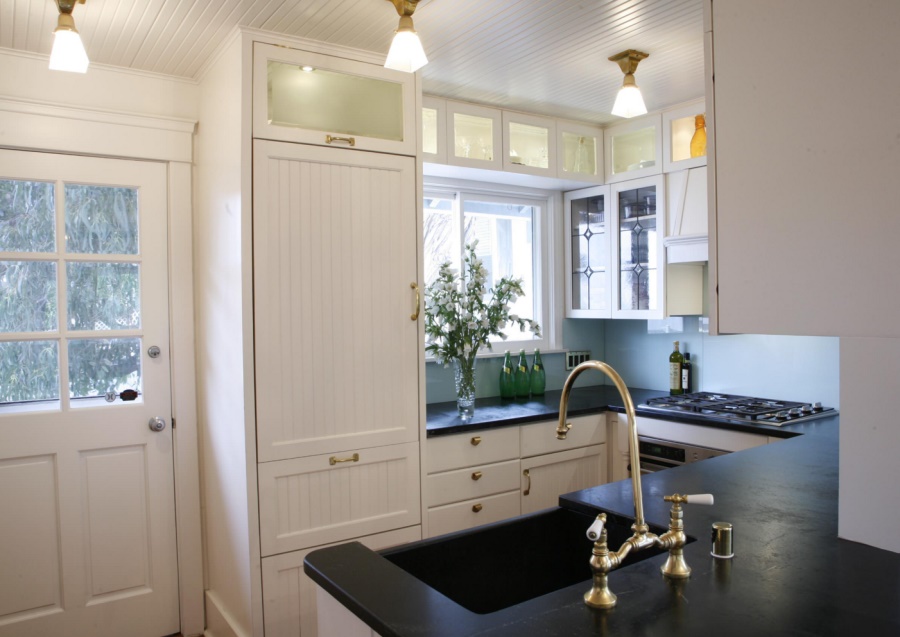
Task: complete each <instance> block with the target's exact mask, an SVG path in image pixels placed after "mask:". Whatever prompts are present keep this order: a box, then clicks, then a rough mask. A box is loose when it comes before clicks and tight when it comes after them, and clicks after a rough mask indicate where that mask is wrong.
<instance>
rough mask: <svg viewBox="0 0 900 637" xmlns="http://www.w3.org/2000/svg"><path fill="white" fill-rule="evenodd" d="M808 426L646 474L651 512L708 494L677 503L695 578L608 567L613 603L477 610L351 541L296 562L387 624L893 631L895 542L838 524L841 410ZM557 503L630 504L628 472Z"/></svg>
mask: <svg viewBox="0 0 900 637" xmlns="http://www.w3.org/2000/svg"><path fill="white" fill-rule="evenodd" d="M476 413H477V412H476ZM807 430H808V431H809V432H810V434H809V435H803V436H799V437H794V438H792V439H789V440H784V441H781V442H778V443H775V444H769V445H764V446H761V447H756V448H754V449H749V450H746V451H741V452H738V453H732V454H728V455H725V456H720V457H717V458H712V459H710V460H705V461H703V462H698V463H694V464H689V465H685V466H682V467H678V468H676V469H670V470H667V471H662V472H657V473H653V474H649V475H646V476H644V478H643V494H644V507H645V515H646V518H647V520H648V522H651V523H655V524H659V525H663V526H664V525H666V524H667V523H668V510H669V507H668V505H667V504H666V503H664V502H663V500H662V496H663V495H665V494H671V493H705V492H711V493H713V494H715V498H716V503H715V505H714V506H711V507H705V506H691V505H687V506H686V507H685V528H686V532H687V533H688V534H689V535H691V536H693V537H695V538H697V541H695V542H693V543H691V544H689V545H688V546H687V547H685V551H684V553H685V558H686V560H687V562H688V564H689V565H690V566H691V567H692V569H693V573H692V574H691V577H690V579H689V580H687V581H683V582H673V581H670V580H667V579H666V578H664V577H662V575H660V573H659V567H660V565H661V564H662V563H663V562H664V561H665V556H664V555H661V556H656V557H653V558H650V559H648V560H645V561H643V562H640V563H638V564H634V565H632V566H629V567H626V568H623V569H620V570H618V571H614V572H613V573H611V574H610V576H609V582H610V588H611V589H612V591H613V592H614V593H616V594H617V595H618V596H619V603H618V606H617V607H616V608H614V609H611V610H594V609H590V608H588V607H587V606H585V605H584V603H583V602H582V595H583V593H584V592H585V591H586V590H587V589H588V588H589V582H587V581H585V582H584V583H581V584H577V585H573V586H570V587H567V588H563V589H561V590H558V591H556V592H554V593H550V594H548V595H544V596H542V597H538V598H536V599H533V600H530V601H527V602H524V603H522V604H518V605H516V606H512V607H510V608H506V609H504V610H500V611H497V612H494V613H489V614H484V615H479V614H475V613H472V612H470V611H468V610H466V609H464V608H462V607H461V606H459V605H457V604H455V603H454V602H452V601H451V600H449V599H448V598H446V597H444V596H443V595H441V594H440V593H438V592H436V591H434V590H433V589H431V588H429V587H428V586H426V585H425V584H423V583H422V582H420V581H419V580H417V579H416V578H414V577H412V576H411V575H409V574H408V573H406V572H405V571H403V570H401V569H400V568H399V567H397V566H395V565H394V564H392V563H391V562H389V561H388V560H386V559H384V558H383V557H381V556H380V555H379V554H378V553H375V552H373V551H370V550H369V549H367V548H365V547H363V546H362V545H360V544H358V543H350V544H344V545H340V546H336V547H332V548H327V549H321V550H318V551H314V552H312V553H311V554H310V555H309V556H308V557H307V559H306V565H305V570H306V572H307V574H309V576H310V577H311V578H312V579H313V580H314V581H315V582H316V583H318V584H319V585H320V586H322V587H323V588H324V589H325V590H327V591H328V592H329V593H331V594H332V595H333V596H335V597H336V598H337V599H338V600H339V601H340V602H342V603H343V604H344V605H345V606H347V607H348V608H349V609H350V610H351V611H352V612H354V613H355V614H356V615H357V616H358V617H360V618H361V619H362V620H363V621H364V622H366V623H367V624H368V625H369V626H371V627H372V628H373V629H374V630H375V631H376V632H377V633H379V634H381V635H384V636H385V637H387V636H398V637H399V636H407V635H428V636H436V637H437V636H451V635H453V636H456V635H490V636H500V635H503V636H506V635H560V636H562V635H565V636H575V635H666V636H672V635H712V634H716V633H722V634H728V635H754V636H756V635H868V634H872V635H900V555H898V554H895V553H891V552H888V551H883V550H879V549H875V548H872V547H869V546H865V545H862V544H857V543H854V542H849V541H846V540H841V539H839V538H838V537H837V502H838V498H837V490H838V419H837V418H836V417H834V418H827V419H821V420H819V421H815V422H813V423H808V429H807ZM560 503H561V504H562V505H563V506H566V507H570V508H574V509H576V510H580V511H584V512H590V513H592V514H593V513H596V512H597V511H598V510H603V511H609V512H613V513H620V514H625V515H628V516H631V515H633V508H632V494H631V483H630V482H629V481H622V482H616V483H612V484H607V485H602V486H598V487H594V488H591V489H586V490H584V491H579V492H576V493H572V494H568V495H565V496H562V497H561V498H560ZM715 521H727V522H731V523H732V524H734V547H735V557H734V559H733V560H717V559H714V558H712V557H711V556H710V554H709V551H710V542H709V534H710V525H711V524H712V522H715ZM462 533H466V532H465V531H463V532H462ZM547 540H548V542H552V541H553V538H548V539H547ZM613 548H617V547H613ZM589 557H590V556H589V555H587V554H586V555H585V560H587V559H589Z"/></svg>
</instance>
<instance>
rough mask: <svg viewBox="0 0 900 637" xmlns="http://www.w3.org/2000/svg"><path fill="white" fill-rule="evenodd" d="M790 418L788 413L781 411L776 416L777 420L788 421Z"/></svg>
mask: <svg viewBox="0 0 900 637" xmlns="http://www.w3.org/2000/svg"><path fill="white" fill-rule="evenodd" d="M788 418H789V416H788V413H787V412H786V411H779V412H778V413H777V414H775V420H787V419H788Z"/></svg>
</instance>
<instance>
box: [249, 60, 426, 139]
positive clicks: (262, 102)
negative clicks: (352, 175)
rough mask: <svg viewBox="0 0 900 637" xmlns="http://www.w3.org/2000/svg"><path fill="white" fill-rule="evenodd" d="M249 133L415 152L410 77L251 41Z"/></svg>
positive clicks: (366, 65)
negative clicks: (251, 114)
mask: <svg viewBox="0 0 900 637" xmlns="http://www.w3.org/2000/svg"><path fill="white" fill-rule="evenodd" d="M253 56H254V59H253V136H254V137H258V138H264V139H275V140H284V141H293V142H303V143H307V144H318V145H322V146H338V147H352V148H360V149H363V150H374V151H379V152H387V153H397V154H403V155H415V154H416V130H415V122H416V117H415V75H412V74H409V73H400V72H399V71H392V70H390V69H385V68H384V67H381V66H378V65H375V64H370V63H368V62H359V61H355V60H348V59H344V58H335V57H331V56H327V55H320V54H317V53H309V52H307V51H300V50H297V49H288V48H284V47H276V46H272V45H268V44H261V43H256V44H255V45H254V49H253Z"/></svg>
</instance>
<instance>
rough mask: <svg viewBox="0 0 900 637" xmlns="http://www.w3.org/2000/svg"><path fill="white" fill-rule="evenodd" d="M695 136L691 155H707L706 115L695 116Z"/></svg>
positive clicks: (692, 140)
mask: <svg viewBox="0 0 900 637" xmlns="http://www.w3.org/2000/svg"><path fill="white" fill-rule="evenodd" d="M694 129H695V130H694V136H693V137H691V157H705V156H706V116H705V115H697V116H696V117H694Z"/></svg>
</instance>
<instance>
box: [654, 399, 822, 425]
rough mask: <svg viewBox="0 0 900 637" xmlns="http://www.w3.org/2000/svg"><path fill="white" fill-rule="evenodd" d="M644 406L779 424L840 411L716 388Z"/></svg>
mask: <svg viewBox="0 0 900 637" xmlns="http://www.w3.org/2000/svg"><path fill="white" fill-rule="evenodd" d="M640 407H641V408H643V409H647V410H650V411H657V412H660V413H667V414H682V415H688V414H689V415H691V416H694V417H697V418H702V419H703V420H711V421H716V422H754V423H759V424H765V425H775V426H781V425H785V424H789V423H791V424H792V423H795V422H804V421H807V420H813V419H815V418H823V417H825V416H832V415H834V414H835V413H837V412H836V411H835V409H834V408H833V407H823V406H822V403H795V402H790V401H787V400H770V399H767V398H752V397H750V396H735V395H734V394H719V393H714V392H695V393H693V394H682V395H680V396H660V397H659V398H651V399H649V400H648V401H647V402H646V403H644V404H642V405H640Z"/></svg>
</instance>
